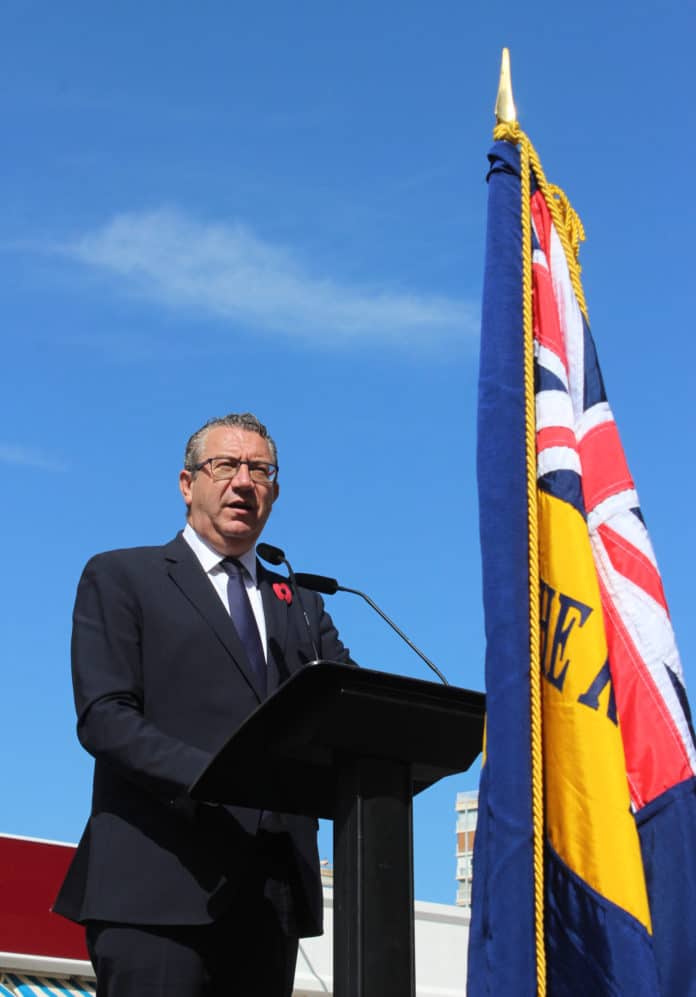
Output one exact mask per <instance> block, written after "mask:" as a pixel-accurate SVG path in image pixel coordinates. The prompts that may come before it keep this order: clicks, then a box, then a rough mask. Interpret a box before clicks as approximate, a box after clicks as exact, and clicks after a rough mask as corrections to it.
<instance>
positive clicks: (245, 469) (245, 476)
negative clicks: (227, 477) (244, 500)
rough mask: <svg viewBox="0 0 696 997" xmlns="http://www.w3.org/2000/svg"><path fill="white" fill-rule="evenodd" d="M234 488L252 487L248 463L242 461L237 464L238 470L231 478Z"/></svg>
mask: <svg viewBox="0 0 696 997" xmlns="http://www.w3.org/2000/svg"><path fill="white" fill-rule="evenodd" d="M232 485H233V487H234V488H253V486H254V482H253V481H252V479H251V475H250V474H249V465H248V464H246V463H244V464H240V465H239V470H238V471H237V473H236V474H235V476H234V477H233V478H232Z"/></svg>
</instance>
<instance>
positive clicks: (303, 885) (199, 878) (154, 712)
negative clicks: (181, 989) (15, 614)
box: [54, 535, 349, 936]
mask: <svg viewBox="0 0 696 997" xmlns="http://www.w3.org/2000/svg"><path fill="white" fill-rule="evenodd" d="M283 580H284V579H283V578H282V577H281V576H279V575H275V574H273V573H271V572H268V571H266V570H265V569H264V568H263V567H262V566H261V565H259V586H260V590H261V595H262V599H263V606H264V613H265V617H266V628H267V634H268V668H269V674H268V679H269V681H268V686H269V688H268V693H269V695H270V694H271V693H272V692H273V691H274V689H275V688H277V686H278V684H280V683H282V682H283V681H284V680H285V679H287V678H288V677H289V676H290V675H291V674H292V673H293V672H295V671H296V670H297V669H299V668H302V667H303V665H304V664H306V662H307V661H310V660H311V659H312V658H313V657H314V655H313V652H312V648H311V645H310V643H309V640H308V636H307V631H306V625H305V622H304V619H303V616H302V612H301V609H300V606H299V603H298V600H297V599H294V600H293V602H292V604H290V605H288V603H287V602H285V601H284V600H283V599H281V598H279V597H278V596H277V595H276V594H275V592H274V591H273V583H274V582H278V581H283ZM302 597H303V602H304V605H305V607H306V609H307V613H308V616H309V619H310V625H311V629H312V631H313V637H314V640H315V642H316V644H317V647H318V648H319V651H320V654H321V656H322V657H324V658H328V659H333V660H336V661H347V660H349V658H348V651H347V650H346V649H345V648H344V647H343V645H342V644H341V642H340V640H339V638H338V634H337V632H336V629H335V627H334V626H333V623H332V622H331V619H330V617H329V616H328V614H327V613H326V612H325V610H324V607H323V603H322V601H321V599H320V597H319V596H317V595H316V594H314V593H312V592H308V591H305V590H303V592H302ZM72 662H73V685H74V692H75V703H76V708H77V715H78V723H77V730H78V737H79V739H80V742H81V743H82V745H83V746H84V747H85V748H86V749H87V751H89V752H90V753H91V754H92V755H94V758H95V766H94V785H93V796H92V812H91V816H90V819H89V822H88V824H87V827H86V828H85V831H84V834H83V836H82V839H81V841H80V844H79V846H78V849H77V853H76V856H75V858H74V861H73V863H72V865H71V867H70V869H69V871H68V874H67V877H66V879H65V882H64V883H63V886H62V888H61V891H60V894H59V896H58V899H57V900H56V903H55V906H54V910H55V911H56V912H57V913H59V914H63V915H64V916H65V917H68V918H71V919H72V920H75V921H86V920H106V921H120V922H125V923H132V924H160V925H161V924H190V925H193V924H205V923H209V922H210V921H212V920H214V919H215V918H216V917H217V916H219V915H220V914H222V913H223V912H224V911H225V910H227V909H229V907H230V906H231V905H232V904H234V903H235V898H239V897H240V895H241V894H242V892H243V891H244V890H249V889H261V890H264V891H265V892H266V894H267V895H268V896H270V897H271V899H273V900H274V902H275V901H276V900H278V903H279V904H280V905H281V906H283V907H284V908H285V911H284V917H285V920H286V921H288V924H289V930H290V931H291V932H292V933H293V934H294V933H296V934H297V935H299V936H302V935H311V934H318V933H320V931H321V884H320V878H319V863H318V855H317V845H316V827H317V822H316V821H315V820H313V819H312V818H306V817H295V816H289V815H276V816H272V817H271V819H270V820H269V819H268V815H265V816H264V827H267V828H269V829H270V830H265V831H264V832H263V833H262V834H259V824H260V813H259V811H258V810H250V809H246V808H242V807H208V806H201V805H198V804H196V803H194V801H193V800H191V799H190V797H189V796H188V794H187V787H188V786H190V785H191V783H192V782H193V781H194V779H195V778H196V777H197V776H198V774H199V773H200V772H201V770H202V769H203V768H204V767H205V765H206V764H207V763H208V762H209V760H210V759H211V757H212V755H213V754H214V753H215V752H216V751H217V750H218V748H220V747H221V745H222V744H223V743H224V742H225V741H226V740H227V738H228V737H229V735H230V734H231V733H232V732H233V731H234V730H235V729H236V728H237V727H238V726H239V725H240V724H241V723H242V721H243V720H244V719H245V718H246V717H247V716H248V715H249V714H250V713H251V712H252V711H253V710H254V709H256V707H257V706H258V705H259V703H260V701H261V695H260V693H259V691H258V689H257V688H256V686H255V682H254V677H253V673H252V671H251V668H250V666H249V663H248V661H247V659H246V655H245V652H244V650H243V647H242V645H241V643H240V640H239V638H238V636H237V633H236V631H235V628H234V626H233V624H232V622H231V620H230V618H229V615H228V614H227V612H226V611H225V608H224V606H223V604H222V602H221V600H220V598H219V596H218V595H217V593H216V592H215V590H214V588H213V586H212V585H211V583H210V580H209V579H208V578H207V577H206V575H205V572H204V571H203V569H202V567H201V565H200V564H199V562H198V559H197V558H196V556H195V554H194V553H193V551H192V550H191V548H190V547H189V545H188V544H187V543H186V541H185V540H184V539H183V538H182V536H181V535H179V536H177V537H176V538H175V539H174V540H173V541H172V542H171V543H169V544H166V545H165V546H164V547H138V548H133V549H130V550H117V551H109V552H107V553H105V554H99V555H97V556H96V557H94V558H92V560H91V561H89V563H88V564H87V566H86V567H85V570H84V572H83V575H82V578H81V580H80V584H79V587H78V591H77V599H76V602H75V611H74V618H73V640H72ZM260 842H263V843H264V845H263V848H261V846H260ZM269 842H270V846H271V847H270V848H269ZM260 876H261V878H263V879H264V882H257V881H256V880H258V879H259V877H260ZM254 878H255V880H254V882H252V879H254ZM278 898H280V899H278Z"/></svg>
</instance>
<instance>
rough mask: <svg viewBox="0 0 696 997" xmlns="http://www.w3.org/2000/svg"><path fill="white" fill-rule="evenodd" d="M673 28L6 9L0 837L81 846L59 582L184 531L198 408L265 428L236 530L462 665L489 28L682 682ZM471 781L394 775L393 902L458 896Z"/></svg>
mask: <svg viewBox="0 0 696 997" xmlns="http://www.w3.org/2000/svg"><path fill="white" fill-rule="evenodd" d="M694 20H695V19H694V14H693V7H692V9H691V11H689V10H688V7H687V5H686V4H684V3H675V2H670V0H667V2H665V3H663V4H661V5H660V6H659V8H657V7H656V6H655V5H653V4H650V5H648V4H640V3H638V4H635V3H632V4H628V3H626V2H624V0H620V2H618V3H615V4H613V5H604V4H600V3H598V2H596V0H591V2H589V3H587V4H584V5H582V7H577V6H567V7H563V6H558V5H557V4H550V3H547V2H542V3H540V4H537V5H536V6H535V8H534V11H533V12H532V10H531V9H530V8H529V7H525V6H524V5H520V4H516V5H513V4H510V3H508V2H499V3H491V4H488V5H470V4H461V3H455V2H453V0H442V2H434V3H431V4H425V3H415V2H410V0H406V2H404V0H402V2H399V3H398V4H397V3H392V2H390V0H389V2H381V3H375V2H374V0H373V2H372V3H365V2H363V0H354V2H353V3H351V4H340V5H339V4H336V3H332V2H327V0H323V2H321V3H319V2H306V0H296V2H294V3H292V4H290V3H281V2H280V0H276V2H270V3H269V2H266V3H264V2H259V3H257V4H255V5H253V8H252V5H243V4H230V3H223V2H217V0H211V2H202V3H200V4H196V5H195V6H194V5H193V4H184V3H181V2H178V0H170V2H168V3H166V4H165V3H163V2H157V0H153V2H151V3H149V4H140V3H139V4H136V3H133V2H129V0H126V2H123V3H120V4H118V5H117V6H113V5H95V4H92V3H86V2H83V0H74V2H72V3H70V4H69V5H63V4H60V5H59V4H48V3H39V2H31V0H24V2H18V0H8V2H6V3H5V4H3V6H2V11H1V12H0V116H1V119H2V125H3V128H2V130H3V138H4V142H3V149H4V151H3V155H2V159H1V160H0V177H1V180H2V190H3V194H4V197H3V211H2V213H1V215H0V217H1V219H2V221H1V222H0V254H1V256H0V259H1V262H2V266H1V267H0V290H1V294H0V302H1V308H2V314H1V319H2V330H3V360H4V363H3V371H2V399H3V415H4V418H3V425H2V428H1V429H0V470H2V472H3V493H4V516H3V522H4V529H3V548H4V552H5V562H6V565H7V569H6V571H5V572H4V574H3V577H2V580H1V581H0V586H1V588H0V595H1V597H2V605H3V609H4V612H3V624H2V636H3V641H2V642H3V661H4V667H3V672H2V674H3V689H4V697H3V711H2V715H3V734H4V737H3V740H4V743H5V746H6V747H5V758H6V761H5V766H4V773H3V793H2V796H1V797H0V830H2V831H5V832H11V833H16V834H27V835H35V836H42V837H48V838H55V839H62V840H73V841H74V840H77V838H78V836H79V834H80V832H81V829H82V825H83V823H84V819H85V817H86V815H87V810H88V805H89V788H90V787H89V781H90V760H89V759H88V757H87V756H86V755H84V753H83V752H82V751H81V749H80V748H79V746H78V745H77V742H76V740H75V738H74V719H73V715H72V699H71V691H70V684H69V634H70V613H71V608H72V601H73V597H74V590H75V586H76V583H77V579H78V577H79V574H80V571H81V569H82V566H83V564H84V562H85V561H86V559H87V558H88V557H89V556H90V555H91V554H92V553H94V552H96V551H98V550H104V549H109V548H113V547H119V546H130V545H135V544H140V543H159V542H165V541H167V540H168V539H170V538H171V536H173V534H174V533H175V532H176V530H177V529H179V528H180V526H181V523H182V519H183V509H182V503H181V499H180V496H179V494H178V490H177V484H176V481H177V473H178V470H179V468H180V465H181V456H182V452H183V446H184V442H185V440H186V438H187V437H188V435H189V434H190V432H191V431H192V430H193V429H195V428H197V427H198V426H199V425H200V424H201V423H202V422H204V421H205V420H206V419H207V418H208V417H210V416H212V415H217V414H221V413H224V412H226V411H230V410H236V411H243V410H245V409H250V410H252V411H254V412H256V413H257V414H258V415H259V416H260V417H261V418H262V419H263V420H264V421H266V422H267V423H268V425H269V427H270V429H271V432H272V433H273V435H274V436H275V438H276V440H277V442H278V445H279V450H280V463H281V475H280V481H281V489H282V493H281V498H280V500H279V502H278V504H277V505H276V508H275V510H274V514H273V517H272V519H271V521H270V523H269V526H268V528H267V533H266V539H267V540H268V541H270V542H273V543H277V544H279V545H280V546H282V547H284V548H285V550H286V551H287V553H288V556H289V557H290V558H291V560H292V561H293V563H294V566H295V569H296V570H306V571H317V572H323V573H327V574H331V575H335V576H337V577H338V578H340V580H341V581H343V582H344V583H345V584H347V585H351V586H355V587H358V588H364V589H366V590H367V591H368V592H369V593H370V594H371V595H372V597H373V598H374V599H375V600H376V601H377V602H379V603H380V604H381V605H382V606H383V607H384V608H385V610H386V611H387V612H389V613H390V614H391V615H393V616H394V617H395V619H396V620H397V622H398V623H399V624H400V625H401V626H402V627H404V629H406V630H407V632H408V633H409V634H410V635H411V636H412V638H413V639H414V640H415V641H416V643H418V644H420V645H421V646H422V647H423V648H424V649H425V650H426V651H427V653H428V654H429V655H430V656H431V657H432V658H433V659H434V660H435V661H436V662H437V664H438V665H439V666H440V668H441V669H442V670H443V671H444V672H445V673H446V674H447V675H448V677H449V678H450V680H451V681H452V682H454V683H456V684H458V685H462V686H468V687H473V688H477V689H481V688H483V653H484V646H483V635H482V625H483V621H482V609H481V597H480V562H479V549H478V524H477V500H476V483H475V473H474V465H475V415H476V377H477V357H478V346H477V339H478V317H479V309H480V295H481V281H482V263H483V250H484V235H485V212H486V186H485V173H486V165H487V161H486V154H487V151H488V148H489V146H490V144H491V133H492V127H493V113H492V108H493V105H494V102H495V93H496V88H497V78H498V69H499V63H500V53H501V49H502V47H503V45H507V46H509V47H510V50H511V55H512V72H513V84H514V91H515V97H516V100H517V106H518V112H519V117H520V121H521V124H522V126H523V127H524V128H525V130H526V131H527V132H528V134H529V135H530V137H531V138H532V140H533V141H534V143H535V145H536V148H537V150H538V152H539V154H540V156H541V158H542V162H543V164H544V168H545V170H546V174H547V176H548V178H549V180H551V181H552V182H555V183H558V184H560V185H561V186H562V187H563V188H564V189H565V190H566V193H567V194H568V195H569V197H570V198H571V200H572V202H573V204H574V206H575V208H576V209H577V211H578V212H579V214H580V216H581V217H582V219H583V222H584V224H585V227H586V230H587V237H588V238H587V242H586V243H585V245H584V248H583V251H582V257H581V260H582V264H583V276H584V280H585V291H586V295H587V299H588V305H589V310H590V319H591V322H592V327H593V331H594V334H595V338H596V340H597V344H598V349H599V353H600V359H601V362H602V365H603V370H604V375H605V380H606V383H607V389H608V392H609V396H610V401H611V403H612V406H613V409H614V412H615V415H616V418H617V421H618V424H619V428H620V431H621V433H622V436H623V440H624V445H625V448H626V451H627V455H628V459H629V463H630V465H631V468H632V471H633V474H634V477H635V478H636V482H637V486H638V490H639V494H640V496H641V500H642V505H643V511H644V513H645V516H646V519H647V521H648V525H649V527H650V528H651V532H652V536H653V541H654V544H655V547H656V550H657V554H658V558H659V561H660V565H661V568H662V573H663V578H664V581H665V586H666V591H667V597H668V600H669V602H670V606H671V610H672V616H673V620H674V624H675V629H676V633H677V639H678V642H679V644H680V647H681V651H682V657H683V661H684V669H685V675H686V680H687V686H690V688H691V691H692V695H696V693H694V689H696V666H695V665H694V659H695V655H696V623H694V620H693V611H692V588H693V582H692V579H691V575H690V571H691V569H692V564H693V561H694V558H695V557H696V543H695V537H694V527H693V516H692V498H691V493H692V491H693V485H694V473H693V470H692V458H691V454H692V451H693V445H692V432H693V416H692V411H693V409H692V401H693V393H694V388H695V387H696V384H695V381H694V374H693V364H694V356H695V351H694V345H693V343H694V335H693V328H692V316H693V315H694V312H695V311H696V309H695V307H694V305H695V302H694V283H695V282H694V280H693V276H692V270H693V263H694V254H693V235H692V233H693V231H694V228H695V223H696V218H695V217H694V214H695V212H694V203H693V199H692V198H691V197H690V195H689V194H688V190H689V189H690V188H689V187H688V183H689V180H690V175H689V174H690V171H691V169H692V165H691V164H692V162H693V159H694V153H695V151H696V150H695V149H694V133H695V129H694V124H695V122H694V114H693V106H694V101H693V79H692V74H691V71H690V66H691V64H692V51H691V49H692V43H693V38H694V27H695V25H694ZM330 608H331V611H332V613H333V615H334V618H335V620H336V622H337V623H338V625H339V627H340V629H341V632H342V635H343V636H344V638H345V640H346V642H347V643H348V644H349V645H350V647H351V649H352V651H353V654H354V656H355V657H356V658H357V659H358V660H359V661H361V662H362V663H363V664H365V665H369V666H372V667H381V668H384V669H385V670H388V671H394V672H401V673H404V674H408V675H414V676H418V677H427V675H426V674H425V670H424V667H422V666H421V664H420V662H419V661H418V659H417V658H415V657H414V656H413V655H412V654H411V653H410V652H409V650H408V649H407V648H406V647H403V646H402V645H401V644H400V643H399V642H398V640H397V638H396V637H394V636H393V635H392V634H391V632H390V631H389V630H388V629H386V628H385V627H384V625H383V624H381V622H380V621H379V620H378V619H377V618H376V617H373V616H372V615H371V614H370V611H369V610H368V609H367V607H365V606H364V605H363V604H362V603H361V602H360V601H358V600H353V599H352V597H350V596H347V595H337V596H336V597H334V599H333V601H332V602H331V604H330ZM476 783H477V772H476V771H475V770H472V771H471V772H470V773H467V774H464V775H461V776H459V777H457V778H455V779H451V780H447V781H445V782H444V783H442V784H440V785H439V786H438V787H435V788H433V789H431V790H430V791H429V792H428V793H427V794H425V795H424V796H423V797H422V798H420V799H418V800H417V803H416V807H415V829H416V895H417V896H418V897H419V898H420V899H425V900H434V901H441V902H451V901H452V900H453V898H454V889H455V886H454V874H455V860H454V844H455V842H454V820H455V818H454V799H455V794H456V791H457V790H458V789H471V788H474V787H475V786H476ZM329 849H330V831H329V829H328V828H327V827H324V828H323V830H322V851H323V853H324V854H328V851H329Z"/></svg>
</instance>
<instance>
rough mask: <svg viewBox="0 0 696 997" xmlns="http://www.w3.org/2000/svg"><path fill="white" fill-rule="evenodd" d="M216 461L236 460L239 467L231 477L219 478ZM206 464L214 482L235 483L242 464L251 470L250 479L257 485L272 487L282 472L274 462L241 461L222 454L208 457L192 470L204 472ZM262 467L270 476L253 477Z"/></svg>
mask: <svg viewBox="0 0 696 997" xmlns="http://www.w3.org/2000/svg"><path fill="white" fill-rule="evenodd" d="M214 460H236V461H237V463H238V464H239V467H238V468H237V470H236V471H235V472H234V474H233V475H231V476H230V477H223V478H220V477H217V476H216V474H215V472H214V470H213V461H214ZM206 464H209V465H210V477H211V478H212V479H213V481H234V479H235V478H236V477H237V475H238V474H239V470H240V468H241V466H242V464H246V466H247V468H248V469H249V477H250V478H251V480H252V481H253V482H254V484H255V485H272V484H273V482H274V481H276V479H277V478H278V471H279V470H280V468H279V466H278V465H277V464H274V463H273V461H272V460H241V459H240V458H239V457H231V456H229V455H225V454H220V455H219V456H217V457H206V459H205V460H202V461H201V462H200V464H194V465H193V468H192V470H193V471H194V473H195V472H197V471H202V470H203V468H204V467H205V466H206ZM261 466H263V467H264V468H268V472H269V473H268V475H267V476H266V477H265V478H261V479H257V478H254V477H253V472H254V471H255V470H260V468H261Z"/></svg>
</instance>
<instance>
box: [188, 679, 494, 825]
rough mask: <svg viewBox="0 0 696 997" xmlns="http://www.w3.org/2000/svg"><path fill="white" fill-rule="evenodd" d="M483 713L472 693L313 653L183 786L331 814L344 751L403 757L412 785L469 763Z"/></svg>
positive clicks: (222, 798) (227, 799)
mask: <svg viewBox="0 0 696 997" xmlns="http://www.w3.org/2000/svg"><path fill="white" fill-rule="evenodd" d="M483 716H484V696H483V694H482V693H479V692H471V691H469V690H467V689H459V688H457V687H455V686H443V685H439V684H437V683H434V682H426V681H423V680H421V679H413V678H405V677H404V676H400V675H392V674H389V673H387V672H378V671H371V670H369V669H366V668H354V667H352V666H350V665H339V664H336V663H334V662H324V661H322V662H318V663H316V664H313V665H311V666H308V667H306V668H304V669H302V670H301V671H300V672H297V673H296V674H295V675H293V676H292V677H291V678H290V679H289V680H288V681H287V682H286V683H285V684H284V685H282V686H281V687H280V688H279V689H278V691H277V692H276V693H275V694H274V695H273V696H271V697H270V699H267V700H266V702H265V703H263V704H262V705H261V706H260V707H259V708H258V709H257V710H256V711H255V712H254V713H253V714H252V715H251V716H250V717H249V718H248V719H247V720H246V721H245V723H244V724H243V725H242V726H241V727H240V728H239V729H238V730H237V731H235V733H234V734H233V735H232V736H231V737H230V739H229V740H228V741H227V742H226V744H225V745H223V747H222V748H221V749H220V751H219V752H218V754H217V755H216V756H215V758H213V760H212V761H211V762H210V764H209V765H208V766H207V768H206V769H205V770H204V771H203V772H202V773H201V775H200V776H199V777H198V779H197V780H196V782H195V783H194V784H193V786H192V787H191V795H192V796H193V797H194V798H195V799H199V800H207V801H209V802H218V803H234V804H237V805H239V806H249V807H260V808H264V809H269V810H278V811H282V812H285V813H295V814H311V815H313V816H316V817H329V818H331V817H333V816H334V795H335V794H334V787H335V782H336V775H337V769H338V766H339V765H343V764H345V762H346V760H347V759H351V758H354V759H370V758H372V759H389V760H390V761H398V762H402V763H405V764H408V765H409V766H410V769H411V774H412V782H413V792H414V793H417V792H420V791H421V790H422V789H425V788H426V787H427V786H430V785H431V784H432V783H434V782H436V781H437V780H438V779H441V778H443V776H446V775H452V774H453V773H455V772H463V771H464V770H465V769H467V768H469V766H470V765H471V763H472V762H473V761H474V759H475V758H476V757H477V755H478V754H479V752H480V751H481V745H482V741H483Z"/></svg>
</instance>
